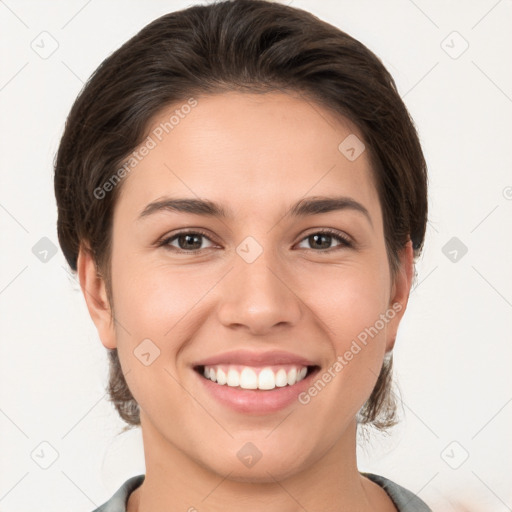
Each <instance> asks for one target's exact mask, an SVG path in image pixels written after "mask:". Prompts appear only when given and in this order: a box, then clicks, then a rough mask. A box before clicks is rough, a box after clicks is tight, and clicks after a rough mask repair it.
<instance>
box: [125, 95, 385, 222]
mask: <svg viewBox="0 0 512 512" xmlns="http://www.w3.org/2000/svg"><path fill="white" fill-rule="evenodd" d="M147 137H148V138H147V139H145V141H144V142H143V143H142V144H141V146H140V147H139V150H141V149H142V148H143V146H144V145H146V146H147V147H148V148H150V149H149V150H146V151H143V152H144V156H140V155H138V158H137V161H136V162H134V164H135V165H134V166H133V169H132V170H130V172H129V173H128V175H127V177H126V178H125V183H123V186H122V191H121V195H120V197H119V199H118V205H116V209H117V208H118V207H120V208H123V209H125V208H128V209H131V210H134V209H138V213H140V211H141V209H143V208H144V205H145V204H147V203H149V202H150V201H154V200H155V199H157V198H158V197H161V196H164V195H167V196H176V197H184V196H186V197H205V198H208V199H211V200H214V201H218V202H221V203H224V204H225V203H229V205H231V207H230V210H231V211H235V212H238V213H239V214H240V215H252V214H255V213H258V212H259V214H261V212H262V210H265V211H267V210H269V209H271V208H275V207H278V206H279V204H281V203H283V204H284V203H291V202H295V201H296V200H297V199H298V198H301V197H304V196H311V195H333V194H335V195H350V196H352V197H354V198H357V200H358V201H361V202H363V203H367V207H368V209H371V208H372V205H373V206H375V203H376V202H377V203H378V199H377V193H376V190H375V186H374V183H373V178H372V172H371V168H370V162H369V156H368V154H367V151H364V150H363V151H362V153H361V154H360V155H359V156H357V154H358V153H359V152H360V151H361V150H362V148H364V146H363V141H362V136H361V135H360V133H359V131H358V130H357V129H356V127H355V126H354V125H353V124H352V123H351V122H350V121H349V120H347V119H345V118H342V117H341V116H336V115H334V114H333V113H332V112H330V111H329V110H327V109H325V108H323V107H321V106H320V105H318V104H317V103H314V102H313V101H311V100H309V99H307V98H305V97H302V96H300V95H298V94H289V93H283V92H273V93H265V94H252V93H251V94H250V93H239V92H228V93H221V94H215V95H207V96H198V97H196V98H194V100H193V102H191V101H187V100H185V101H183V102H181V103H176V104H173V105H172V106H167V107H165V108H163V109H162V110H161V111H160V112H159V113H158V114H157V115H156V116H154V117H153V118H152V120H151V121H150V123H148V136H147ZM347 148H348V149H349V150H352V149H354V151H355V152H356V153H355V156H357V158H355V159H354V158H353V156H354V151H352V152H351V153H350V152H349V153H347V152H346V150H347ZM140 152H141V153H142V151H140ZM128 199H129V200H128ZM377 207H378V204H377ZM378 213H379V212H374V214H375V215H378Z"/></svg>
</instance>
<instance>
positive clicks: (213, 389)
mask: <svg viewBox="0 0 512 512" xmlns="http://www.w3.org/2000/svg"><path fill="white" fill-rule="evenodd" d="M317 371H318V369H316V370H315V371H313V372H311V373H308V375H307V376H306V377H305V378H304V379H302V380H301V381H299V382H297V383H296V384H294V385H293V386H284V387H282V388H278V387H276V388H274V389H272V390H261V389H241V388H233V387H230V386H227V385H226V384H224V385H220V384H217V383H215V382H213V381H211V380H210V379H206V378H205V377H202V376H201V375H200V374H199V373H198V372H196V371H194V373H195V374H196V375H197V378H198V379H199V380H201V382H202V383H203V385H204V386H205V388H206V390H207V391H208V393H210V394H211V395H212V396H213V397H214V398H215V399H216V400H217V401H218V402H220V403H221V404H223V405H225V406H227V407H229V408H231V409H234V410H235V411H237V412H242V413H245V414H271V413H273V412H276V411H280V410H281V409H284V408H286V407H288V406H290V405H291V404H292V403H293V402H295V401H298V396H299V395H300V394H301V393H302V392H304V391H306V389H308V387H309V386H310V385H311V378H312V377H313V376H314V375H315V374H316V373H317Z"/></svg>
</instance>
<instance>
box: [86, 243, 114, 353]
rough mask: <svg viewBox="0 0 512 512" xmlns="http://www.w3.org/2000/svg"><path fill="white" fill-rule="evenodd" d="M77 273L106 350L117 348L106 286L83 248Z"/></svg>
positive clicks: (89, 254) (90, 256)
mask: <svg viewBox="0 0 512 512" xmlns="http://www.w3.org/2000/svg"><path fill="white" fill-rule="evenodd" d="M77 273H78V279H79V281H80V288H81V289H82V294H83V296H84V298H85V302H86V304H87V309H88V310H89V314H90V315H91V318H92V321H93V322H94V325H95V326H96V329H97V330H98V334H99V337H100V339H101V342H102V344H103V345H104V346H105V347H106V348H110V349H114V348H116V346H117V345H116V339H115V330H114V322H113V319H112V312H111V309H110V304H109V302H108V297H107V291H106V284H105V281H104V279H103V278H102V277H101V276H100V275H99V273H98V270H97V267H96V264H95V262H94V259H93V257H92V254H91V252H90V251H89V250H88V249H87V248H85V247H83V246H81V247H80V251H79V254H78V261H77Z"/></svg>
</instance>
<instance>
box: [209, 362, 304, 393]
mask: <svg viewBox="0 0 512 512" xmlns="http://www.w3.org/2000/svg"><path fill="white" fill-rule="evenodd" d="M240 370H241V371H240ZM258 371H259V373H258ZM307 372H308V369H307V367H305V366H298V367H295V366H292V367H288V370H287V369H285V368H279V370H277V372H276V371H274V369H273V368H271V367H264V368H254V367H250V366H245V367H241V366H236V367H233V366H230V365H223V366H222V367H221V366H220V365H219V366H205V368H204V372H203V375H204V376H205V377H206V378H207V379H210V380H211V381H213V382H216V383H217V384H220V385H221V386H222V385H225V384H227V385H228V386H229V387H233V388H236V387H240V388H242V389H261V390H271V389H274V388H276V387H278V388H282V387H284V386H293V385H294V384H296V383H297V382H300V381H301V380H303V379H304V378H305V377H306V374H307Z"/></svg>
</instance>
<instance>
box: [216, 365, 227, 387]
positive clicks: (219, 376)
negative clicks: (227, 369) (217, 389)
mask: <svg viewBox="0 0 512 512" xmlns="http://www.w3.org/2000/svg"><path fill="white" fill-rule="evenodd" d="M227 380H228V378H227V377H226V374H225V373H224V372H223V371H222V368H218V369H217V384H226V382H227Z"/></svg>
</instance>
